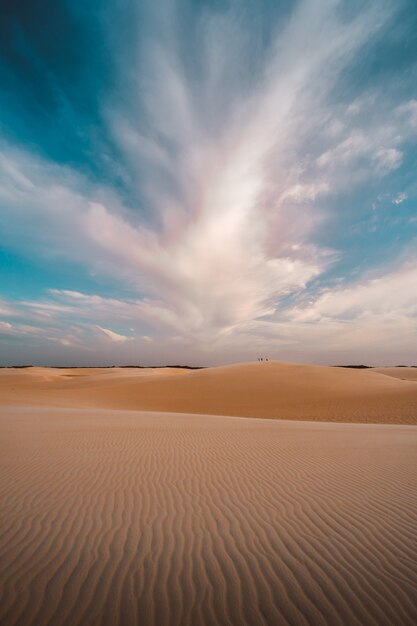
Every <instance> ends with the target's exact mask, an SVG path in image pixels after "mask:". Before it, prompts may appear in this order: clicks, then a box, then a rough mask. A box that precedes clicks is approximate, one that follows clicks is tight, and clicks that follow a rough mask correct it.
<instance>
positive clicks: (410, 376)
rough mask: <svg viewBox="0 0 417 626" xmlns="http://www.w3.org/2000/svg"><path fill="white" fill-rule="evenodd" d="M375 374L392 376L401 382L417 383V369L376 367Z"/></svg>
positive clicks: (373, 369)
mask: <svg viewBox="0 0 417 626" xmlns="http://www.w3.org/2000/svg"><path fill="white" fill-rule="evenodd" d="M372 371H373V372H378V373H380V374H385V376H392V377H393V378H399V379H400V380H413V381H416V382H417V367H374V368H372Z"/></svg>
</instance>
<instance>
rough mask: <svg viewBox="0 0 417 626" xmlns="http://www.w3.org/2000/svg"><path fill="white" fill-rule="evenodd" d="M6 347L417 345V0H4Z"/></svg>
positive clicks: (357, 354) (359, 351) (30, 359)
mask: <svg viewBox="0 0 417 626" xmlns="http://www.w3.org/2000/svg"><path fill="white" fill-rule="evenodd" d="M0 11H1V19H0V364H1V365H22V364H39V365H110V364H116V365H117V364H140V365H156V364H174V363H181V364H189V365H216V364H222V363H229V362H233V361H243V360H256V359H257V358H258V357H259V356H264V357H268V358H269V359H280V360H286V361H295V362H308V363H320V364H347V363H365V364H369V365H372V364H374V365H376V364H381V365H382V364H387V365H388V364H417V177H416V174H417V150H416V139H417V87H416V85H417V3H416V2H415V0H369V1H368V2H366V3H365V2H362V1H359V0H350V1H349V2H347V1H346V0H343V1H342V0H258V1H257V2H253V1H251V0H229V1H226V0H140V1H139V0H118V1H117V2H116V0H91V1H90V2H83V3H81V2H74V1H73V0H43V2H41V3H34V2H33V1H31V0H3V1H2V3H1V9H0Z"/></svg>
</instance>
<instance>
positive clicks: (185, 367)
mask: <svg viewBox="0 0 417 626" xmlns="http://www.w3.org/2000/svg"><path fill="white" fill-rule="evenodd" d="M296 365H297V364H296ZM31 367H44V368H51V369H56V370H66V369H71V370H76V369H79V370H80V369H85V370H88V369H103V370H105V369H142V370H143V369H145V370H151V369H182V370H204V369H210V366H208V365H0V369H29V368H31ZM212 367H215V366H212ZM323 367H339V368H344V369H357V370H368V369H375V368H379V367H412V368H416V369H417V365H328V366H323Z"/></svg>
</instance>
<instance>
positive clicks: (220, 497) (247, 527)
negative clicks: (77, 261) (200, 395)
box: [0, 372, 417, 626]
mask: <svg viewBox="0 0 417 626" xmlns="http://www.w3.org/2000/svg"><path fill="white" fill-rule="evenodd" d="M367 374H372V373H371V372H367ZM98 375H100V374H98ZM378 375H379V374H378ZM171 376H172V380H174V378H175V374H172V375H171ZM374 376H377V374H374ZM381 376H382V375H381ZM383 378H386V379H387V380H389V379H388V377H387V376H383ZM10 380H11V379H10ZM402 383H403V381H400V384H402ZM39 384H47V382H46V383H45V381H44V382H40V383H39ZM60 384H63V383H62V382H61V383H60ZM404 384H405V385H408V384H415V383H404ZM12 385H15V389H14V393H15V398H16V402H18V391H19V389H18V386H17V387H16V385H18V383H16V382H14V383H13V382H11V383H10V388H11V386H12ZM103 388H104V387H103ZM42 393H44V391H43V392H42ZM10 398H12V396H10V397H9V404H10ZM26 399H27V396H26ZM416 453H417V427H415V426H398V425H366V424H331V423H312V422H310V423H307V422H302V421H298V422H297V421H294V422H283V421H271V420H269V421H268V420H262V419H257V420H255V419H244V418H243V419H242V418H232V417H213V416H207V415H195V414H194V415H185V414H162V413H145V412H139V411H126V410H124V411H122V410H103V409H100V410H98V409H94V408H76V409H68V408H66V409H59V408H48V407H45V406H43V407H39V406H38V407H34V406H32V407H23V406H22V407H15V408H13V407H11V406H3V407H2V408H1V410H0V469H1V473H0V498H1V517H0V524H1V530H0V588H1V590H2V596H1V603H0V623H1V624H2V625H3V624H4V625H5V626H6V625H7V626H14V625H17V624H19V625H22V626H23V625H24V626H27V625H34V626H35V625H36V626H48V625H50V626H60V625H64V624H65V625H71V626H77V625H80V626H85V625H86V626H90V625H93V624H94V625H96V626H97V625H108V626H117V625H120V626H130V625H136V624H138V625H145V626H146V625H148V624H149V625H155V626H164V625H169V626H171V625H178V626H187V625H190V626H198V625H200V624H205V625H211V624H219V625H222V626H223V625H226V624H233V625H236V626H243V625H245V624H247V625H248V626H257V625H258V624H259V625H261V624H268V625H269V624H270V625H279V624H293V625H297V626H298V625H305V626H307V625H311V624H314V625H316V624H317V625H319V624H327V625H331V626H337V625H338V624H344V625H351V624H362V625H369V624H375V625H378V626H382V625H384V624H390V625H400V624H410V625H412V624H415V623H417V608H416V585H417V564H416V554H417V541H416V540H417V471H416V456H417V454H416Z"/></svg>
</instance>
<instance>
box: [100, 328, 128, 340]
mask: <svg viewBox="0 0 417 626" xmlns="http://www.w3.org/2000/svg"><path fill="white" fill-rule="evenodd" d="M96 328H98V330H100V331H101V332H102V333H103V334H104V335H105V336H106V337H107V338H108V339H110V341H115V342H119V341H128V340H129V339H131V337H126V335H120V334H119V333H115V332H114V330H109V329H108V328H102V327H101V326H96Z"/></svg>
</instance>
